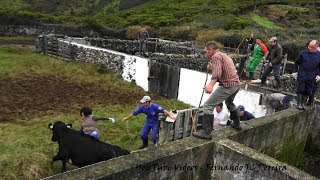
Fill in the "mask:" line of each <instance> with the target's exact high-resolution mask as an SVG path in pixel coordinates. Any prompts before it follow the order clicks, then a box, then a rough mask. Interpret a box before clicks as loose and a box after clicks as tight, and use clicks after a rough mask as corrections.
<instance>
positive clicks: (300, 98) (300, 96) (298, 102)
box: [297, 94, 303, 110]
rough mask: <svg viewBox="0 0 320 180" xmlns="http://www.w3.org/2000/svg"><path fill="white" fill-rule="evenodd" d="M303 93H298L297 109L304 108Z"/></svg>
mask: <svg viewBox="0 0 320 180" xmlns="http://www.w3.org/2000/svg"><path fill="white" fill-rule="evenodd" d="M301 102H302V94H297V109H299V110H303V108H302V105H301Z"/></svg>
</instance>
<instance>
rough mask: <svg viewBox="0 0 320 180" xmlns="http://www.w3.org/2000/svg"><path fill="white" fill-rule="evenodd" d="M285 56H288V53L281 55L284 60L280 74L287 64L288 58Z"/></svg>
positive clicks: (283, 72)
mask: <svg viewBox="0 0 320 180" xmlns="http://www.w3.org/2000/svg"><path fill="white" fill-rule="evenodd" d="M287 57H288V54H285V55H284V57H283V59H284V61H283V67H282V74H285V73H286V66H287V60H288V59H287Z"/></svg>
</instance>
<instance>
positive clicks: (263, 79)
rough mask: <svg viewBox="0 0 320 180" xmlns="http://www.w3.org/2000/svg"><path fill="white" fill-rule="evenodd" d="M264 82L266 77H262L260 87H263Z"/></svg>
mask: <svg viewBox="0 0 320 180" xmlns="http://www.w3.org/2000/svg"><path fill="white" fill-rule="evenodd" d="M266 80H267V77H264V76H262V78H261V83H260V86H265V85H266Z"/></svg>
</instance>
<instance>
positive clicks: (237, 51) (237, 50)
mask: <svg viewBox="0 0 320 180" xmlns="http://www.w3.org/2000/svg"><path fill="white" fill-rule="evenodd" d="M245 39H246V37H244V38H243V39H242V41H241V42H240V44H239V45H238V47H237V49H236V53H237V54H239V48H240V45H241V44H242V43H243V41H244V40H245Z"/></svg>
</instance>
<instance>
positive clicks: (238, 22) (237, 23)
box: [229, 17, 251, 29]
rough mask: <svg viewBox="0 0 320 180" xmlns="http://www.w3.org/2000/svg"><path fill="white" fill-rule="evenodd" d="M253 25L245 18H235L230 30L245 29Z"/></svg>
mask: <svg viewBox="0 0 320 180" xmlns="http://www.w3.org/2000/svg"><path fill="white" fill-rule="evenodd" d="M250 24H251V22H250V20H248V19H244V18H238V17H237V18H235V19H233V21H232V22H231V23H230V25H229V26H230V29H244V28H245V27H246V26H249V25H250Z"/></svg>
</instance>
